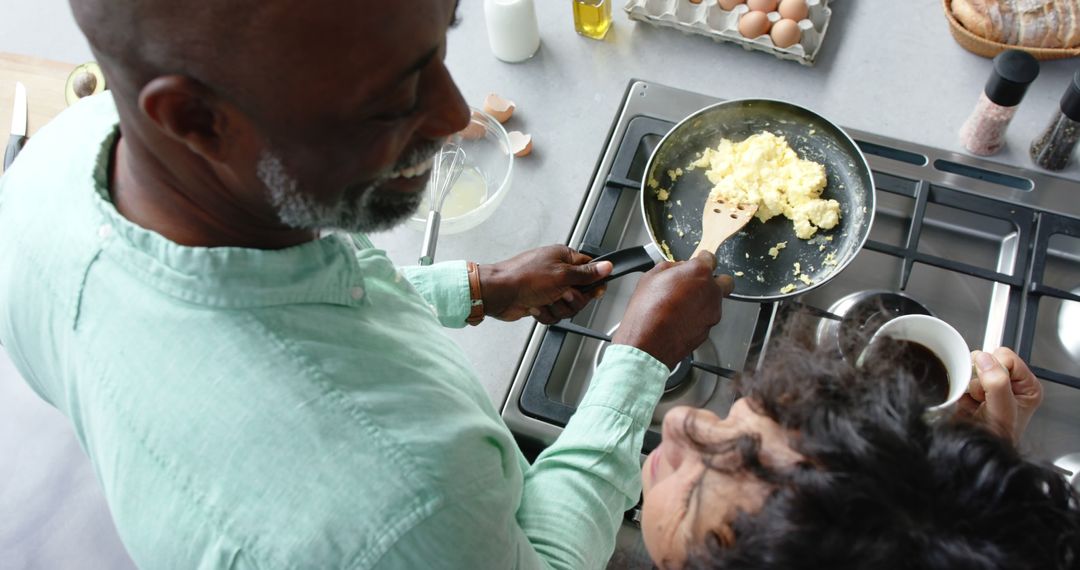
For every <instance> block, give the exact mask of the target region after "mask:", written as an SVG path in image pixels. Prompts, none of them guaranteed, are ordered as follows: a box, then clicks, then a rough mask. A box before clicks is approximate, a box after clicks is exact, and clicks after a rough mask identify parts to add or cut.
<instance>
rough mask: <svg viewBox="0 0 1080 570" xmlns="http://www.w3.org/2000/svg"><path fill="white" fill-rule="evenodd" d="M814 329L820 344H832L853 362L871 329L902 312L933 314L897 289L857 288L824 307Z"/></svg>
mask: <svg viewBox="0 0 1080 570" xmlns="http://www.w3.org/2000/svg"><path fill="white" fill-rule="evenodd" d="M826 312H827V313H828V314H829V316H828V317H826V318H824V319H822V321H821V323H820V324H819V325H818V329H817V343H818V346H820V347H830V346H831V347H834V348H835V350H836V351H838V352H839V353H840V354H841V355H842V356H843V357H844V359H845V360H847V361H849V362H854V361H855V359H856V358H857V357H858V355H859V354H860V353H861V352H862V350H863V348H865V347H866V342H867V341H868V340H870V338H871V337H872V336H874V333H875V332H877V330H878V329H879V328H881V326H882V325H884V324H885V323H887V322H889V321H891V320H893V319H895V318H896V317H900V316H903V315H930V316H934V315H933V313H932V312H930V309H927V308H926V306H925V305H923V304H922V303H920V302H918V301H916V300H915V299H913V298H911V297H909V296H908V295H906V294H904V293H900V292H896V291H883V290H871V291H856V292H855V293H852V294H850V295H847V296H846V297H843V298H841V299H840V300H838V301H837V302H836V303H834V304H833V305H832V306H831V307H829V309H828V310H827V311H826Z"/></svg>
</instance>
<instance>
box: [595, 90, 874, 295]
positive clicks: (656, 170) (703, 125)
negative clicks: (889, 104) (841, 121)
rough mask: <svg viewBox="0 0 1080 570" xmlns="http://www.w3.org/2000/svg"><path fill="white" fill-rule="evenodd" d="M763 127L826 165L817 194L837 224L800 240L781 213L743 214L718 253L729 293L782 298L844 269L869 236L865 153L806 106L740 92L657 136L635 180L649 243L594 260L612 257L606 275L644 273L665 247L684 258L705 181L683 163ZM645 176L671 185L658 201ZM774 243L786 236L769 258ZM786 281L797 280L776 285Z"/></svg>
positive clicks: (694, 233) (694, 235)
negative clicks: (836, 209) (763, 217)
mask: <svg viewBox="0 0 1080 570" xmlns="http://www.w3.org/2000/svg"><path fill="white" fill-rule="evenodd" d="M762 131H768V132H771V133H773V134H776V135H780V136H783V137H784V138H785V139H787V143H788V145H789V146H790V147H791V148H792V149H794V150H795V153H796V154H797V155H798V156H799V158H802V159H804V160H812V161H814V162H817V163H820V164H822V165H823V166H824V167H825V174H826V177H827V182H826V186H825V190H824V191H823V192H822V195H821V197H822V198H825V199H833V200H836V201H837V202H839V203H840V223H839V224H838V225H837V226H836V227H835V228H833V229H831V230H818V232H817V233H816V234H815V235H814V236H813V237H812V238H811V239H810V240H802V239H799V238H797V237H795V230H794V228H793V227H792V222H791V220H788V219H787V218H785V217H783V216H776V217H774V218H772V219H770V220H769V221H768V222H765V223H762V222H761V221H760V220H758V219H757V218H754V219H752V220H750V222H749V223H748V224H747V225H746V226H745V227H744V228H743V229H742V230H741V231H740V232H739V233H737V234H735V235H734V236H732V237H731V238H729V239H728V240H727V241H726V242H724V244H723V245H721V246H720V249H719V250H717V252H716V259H717V271H718V273H727V274H731V275H734V276H735V291H734V293H732V295H731V297H732V298H734V299H741V300H745V301H759V302H763V301H776V300H780V299H785V298H788V297H792V296H795V295H800V294H802V293H806V292H807V291H810V290H812V289H814V288H817V287H820V286H821V285H822V284H824V283H825V282H826V281H828V280H829V279H831V278H832V277H833V276H835V275H836V274H838V273H840V272H841V271H842V270H843V269H844V268H845V267H847V265H848V263H850V262H851V260H852V259H853V258H854V257H855V254H857V253H858V252H859V250H860V249H861V248H862V246H863V244H864V243H865V242H866V239H867V237H868V236H869V235H870V226H871V224H872V223H873V219H874V204H875V196H874V183H873V177H872V175H871V173H870V166H869V165H868V164H867V162H866V157H864V156H863V154H862V151H860V150H859V147H858V146H857V145H856V144H855V141H853V140H851V138H850V137H849V136H848V135H847V134H846V133H844V131H842V130H841V129H840V128H839V127H837V126H836V125H834V124H832V123H831V122H829V121H828V120H826V119H825V118H823V117H821V116H820V115H818V114H816V113H814V112H813V111H810V110H808V109H805V108H803V107H799V106H797V105H793V104H791V103H787V102H784V101H776V100H771V99H738V100H731V101H723V102H720V103H716V104H714V105H711V106H708V107H705V108H704V109H701V110H699V111H697V112H696V113H694V114H692V115H690V116H689V117H687V118H685V119H683V120H682V121H680V122H679V124H677V125H675V127H674V128H673V129H671V131H669V132H668V134H667V135H665V136H664V138H663V139H661V141H660V144H659V145H658V146H657V147H656V150H654V151H653V154H652V156H651V157H650V158H649V162H648V165H647V166H646V167H645V175H644V176H643V177H642V180H641V192H640V194H641V196H640V200H641V214H642V216H644V219H645V225H646V227H647V228H648V231H649V236H650V238H652V243H650V244H647V245H644V246H636V247H631V248H627V249H622V250H618V251H615V252H612V253H609V254H607V255H603V256H600V257H598V258H596V260H598V261H599V260H605V259H606V260H609V261H611V262H612V264H613V265H614V268H613V270H612V272H611V274H610V275H609V276H608V278H607V279H609V280H610V279H613V278H616V277H619V276H622V275H626V274H628V273H633V272H635V271H646V270H648V269H650V268H652V267H653V266H654V265H655V264H656V263H658V262H659V261H661V260H662V259H664V258H665V257H668V255H667V254H668V253H670V257H672V258H674V259H675V260H685V259H689V257H690V256H691V255H692V254H693V252H694V249H695V247H696V242H697V241H698V239H700V237H701V214H702V211H703V209H704V207H705V201H706V199H707V198H708V196H709V192H710V191H711V190H712V187H713V184H712V183H711V182H709V180H708V179H707V178H706V177H705V170H706V169H705V168H697V169H694V170H691V171H688V170H687V166H689V165H690V164H691V163H692V162H694V161H695V160H697V159H698V158H699V157H700V156H701V153H702V151H704V150H705V149H706V148H710V147H711V148H715V147H716V146H717V145H718V144H719V143H720V139H722V138H726V139H729V140H731V141H733V142H741V141H743V140H744V139H746V138H747V137H749V136H750V135H754V134H757V133H760V132H762ZM677 168H681V169H682V170H683V174H682V175H681V176H678V177H677V179H676V180H675V182H674V183H673V182H672V180H671V177H670V176H669V175H668V171H674V170H675V169H677ZM650 179H652V180H656V181H657V182H658V183H659V187H660V188H664V189H670V195H669V196H668V198H667V200H660V198H659V197H658V196H657V192H656V189H655V188H653V187H651V186H650V185H649V180H650ZM781 242H787V243H786V247H784V248H783V249H780V250H779V254H778V255H777V256H776V258H775V259H773V257H772V256H771V255H770V254H769V250H770V248H773V247H775V246H776V245H777V244H778V243H781ZM796 263H798V264H799V271H798V272H797V273H796V271H795V264H796ZM798 274H806V275H807V276H808V277H809V278H810V284H805V283H804V282H803V281H800V280H798V279H797V277H798ZM789 284H794V285H796V286H797V287H796V288H795V289H794V290H790V291H788V292H786V293H782V292H781V290H782V289H784V288H785V286H787V285H789Z"/></svg>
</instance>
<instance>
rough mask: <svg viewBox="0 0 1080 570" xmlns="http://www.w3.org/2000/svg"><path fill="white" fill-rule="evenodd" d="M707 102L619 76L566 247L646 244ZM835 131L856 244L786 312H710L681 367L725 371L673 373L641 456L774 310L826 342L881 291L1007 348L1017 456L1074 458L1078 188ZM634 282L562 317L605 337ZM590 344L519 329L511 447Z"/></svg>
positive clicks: (584, 368) (557, 397)
mask: <svg viewBox="0 0 1080 570" xmlns="http://www.w3.org/2000/svg"><path fill="white" fill-rule="evenodd" d="M717 100H718V99H716V98H713V97H709V96H706V95H701V94H697V93H691V92H687V91H682V90H678V89H673V88H670V87H666V86H663V85H659V84H656V83H649V82H645V81H632V82H631V83H630V85H629V87H628V89H627V92H626V96H625V97H624V100H623V104H622V106H621V108H620V110H619V113H618V115H617V117H616V120H615V122H614V124H613V125H612V130H611V133H610V135H609V137H608V142H607V144H606V145H605V148H604V149H603V154H602V155H601V157H600V160H599V162H598V164H597V169H596V172H595V174H594V177H593V180H592V182H591V184H590V185H589V188H588V191H587V193H586V195H585V196H584V198H583V200H582V204H581V210H580V213H579V216H578V222H577V224H576V225H575V227H574V231H573V234H572V235H571V236H570V239H569V241H568V243H569V244H570V245H571V246H572V247H575V248H577V249H580V250H582V251H584V252H586V253H589V254H592V255H599V254H602V253H606V252H609V251H612V250H615V249H618V248H619V247H626V246H629V245H638V244H645V243H648V242H649V235H648V233H647V231H646V228H645V225H644V222H643V221H642V219H641V213H640V211H639V208H638V192H639V186H640V181H641V176H642V173H643V171H644V168H645V164H646V162H647V161H648V158H649V156H650V154H651V152H652V149H653V148H654V147H655V145H656V144H657V143H658V142H659V140H660V138H661V137H662V136H663V135H664V133H666V132H667V131H668V130H669V129H670V128H671V127H673V126H674V124H675V123H676V122H678V121H679V120H680V119H681V118H683V117H685V116H687V115H689V114H691V113H692V112H694V111H696V110H698V109H700V108H701V107H704V106H706V105H709V104H711V103H714V102H716V101H717ZM848 133H849V134H850V135H851V136H852V138H854V139H855V140H856V142H857V143H858V144H859V146H860V147H861V148H862V150H863V152H864V153H865V154H866V155H867V159H868V160H869V163H870V166H871V168H872V170H873V171H874V181H875V186H876V188H877V193H878V194H877V211H876V216H875V221H874V227H873V229H872V232H871V235H870V239H869V241H868V242H867V245H866V247H864V249H863V251H862V252H860V253H859V255H858V256H857V257H856V258H855V260H854V261H853V262H852V263H851V265H849V266H848V267H847V268H846V269H845V270H844V271H843V272H842V273H841V274H839V275H838V276H837V277H835V278H834V279H833V280H832V281H830V282H829V283H827V284H825V285H823V286H821V287H819V288H817V289H814V290H812V291H809V292H808V293H807V294H805V295H802V296H800V297H797V298H795V300H794V302H792V301H787V302H780V303H761V304H759V303H746V302H738V301H727V302H725V305H724V318H723V320H722V321H721V323H720V324H719V325H718V326H717V327H715V328H714V330H713V332H712V334H711V335H710V337H709V339H708V341H707V342H706V343H705V344H704V345H703V346H702V347H701V348H699V349H698V350H697V351H696V352H695V354H694V359H695V360H697V361H700V362H703V363H706V364H707V365H713V366H718V367H722V368H724V369H726V370H728V371H729V372H724V373H723V374H719V375H718V374H714V373H711V372H705V371H703V370H700V369H697V368H692V369H689V370H681V371H677V373H678V374H679V375H680V377H679V378H677V379H673V380H672V381H671V382H669V386H671V385H675V386H674V387H672V388H670V389H669V390H668V391H666V392H665V394H664V396H663V397H662V399H661V402H660V405H659V406H658V408H657V411H656V413H655V414H654V418H653V419H654V426H653V429H650V431H649V432H648V434H647V435H646V440H645V446H644V449H643V453H644V452H648V451H651V449H652V448H653V447H655V446H656V445H657V444H658V443H659V441H660V436H659V430H658V427H659V421H660V419H661V418H662V416H663V413H664V412H666V411H667V410H668V409H670V408H671V407H672V406H675V405H680V404H689V405H694V406H703V407H707V408H710V409H712V410H714V411H716V412H717V413H718V414H721V415H724V414H725V413H726V412H727V409H728V407H729V406H730V404H731V402H732V399H733V397H734V394H733V393H732V390H731V382H730V380H729V379H728V378H726V377H725V376H730V375H731V374H732V373H733V372H734V371H740V370H753V369H754V368H755V367H756V366H757V364H758V362H759V361H760V359H762V358H765V357H767V346H768V337H769V334H770V333H771V332H772V327H773V324H774V323H775V322H776V321H777V320H778V318H780V317H781V316H782V314H783V313H785V312H786V311H791V310H800V311H803V312H807V313H809V314H811V315H816V318H819V319H820V320H821V324H820V325H819V333H820V334H819V337H820V338H821V339H822V340H821V341H822V342H835V340H833V339H832V338H831V337H830V333H833V334H835V333H834V332H833V330H832V329H834V328H835V326H834V324H835V323H836V322H837V321H838V319H839V318H840V317H838V316H837V313H840V312H841V309H842V308H844V307H845V306H847V305H850V304H851V303H852V302H853V301H854V300H856V299H857V298H860V297H861V296H863V295H864V294H865V292H885V293H899V296H896V295H891V296H892V297H893V298H894V299H899V300H900V301H901V303H900V304H901V305H904V307H905V310H915V311H919V312H929V313H931V314H934V315H936V316H938V317H940V318H942V319H944V320H946V321H948V322H949V323H951V324H952V325H953V326H954V327H956V329H957V330H958V331H960V333H961V334H962V335H963V336H964V338H965V339H966V340H967V342H968V345H969V346H970V347H972V348H981V349H991V348H995V347H997V346H1001V345H1006V346H1010V347H1013V348H1014V349H1015V350H1017V352H1018V353H1020V355H1021V356H1023V357H1024V358H1025V359H1026V360H1027V361H1028V362H1029V364H1031V365H1032V366H1033V368H1034V369H1035V370H1036V373H1037V374H1038V375H1039V376H1040V378H1042V379H1043V380H1045V382H1044V384H1045V387H1046V399H1045V402H1044V404H1043V407H1042V408H1041V409H1040V410H1039V412H1038V413H1037V414H1036V416H1035V418H1034V419H1033V420H1032V422H1031V425H1030V427H1029V428H1028V431H1027V433H1026V435H1025V440H1024V441H1023V442H1022V445H1023V447H1024V448H1025V450H1026V451H1027V452H1028V453H1029V454H1031V455H1033V456H1035V457H1039V458H1043V459H1046V460H1051V461H1052V460H1054V459H1056V458H1059V457H1061V456H1064V455H1066V454H1068V453H1070V452H1080V185H1078V184H1076V183H1074V182H1072V181H1068V180H1064V179H1061V178H1057V177H1053V176H1049V175H1047V174H1044V173H1041V172H1036V171H1032V170H1024V169H1017V168H1009V167H1004V166H1001V165H998V164H994V163H991V162H988V161H983V160H979V159H974V158H971V157H968V156H965V155H960V154H956V153H951V152H946V151H942V150H939V149H934V148H929V147H924V146H920V145H917V144H913V143H907V142H902V141H896V140H891V139H887V138H884V137H879V136H876V135H872V134H869V133H864V132H860V131H855V130H850V129H849V130H848ZM688 239H692V236H688ZM721 261H722V260H721ZM777 261H778V262H782V261H783V260H782V259H778V260H777ZM637 279H638V276H637V275H631V276H627V277H623V278H620V279H618V280H615V281H613V282H611V283H610V284H609V286H608V291H607V294H606V295H605V296H604V298H603V299H602V300H601V301H600V302H599V303H594V304H593V306H591V307H590V308H589V309H588V310H587V311H585V312H583V313H581V314H579V315H578V316H577V317H575V318H574V320H573V323H574V324H576V325H579V326H584V327H588V328H590V329H593V330H595V331H598V332H602V333H607V334H610V333H611V331H612V330H613V329H614V328H615V327H616V326H617V325H618V322H619V319H620V316H621V314H622V311H623V309H624V307H625V306H626V303H627V301H628V299H629V297H630V294H631V293H632V292H633V289H634V285H635V284H636V282H637ZM908 305H912V306H914V307H915V308H914V309H913V308H912V307H911V306H908ZM604 344H605V343H604V342H602V341H599V340H595V339H592V338H586V337H583V336H581V335H579V334H576V333H573V332H567V331H565V330H562V329H560V328H559V327H557V326H556V327H546V326H541V325H537V326H536V327H535V329H534V330H533V333H532V335H531V336H530V339H529V343H528V345H527V346H526V347H525V350H524V353H523V356H522V360H521V364H520V366H519V368H518V371H517V374H516V375H515V378H514V382H513V385H512V386H511V388H510V392H509V396H508V398H507V400H506V402H505V404H504V406H503V411H502V414H503V418H504V419H505V420H506V423H507V425H509V426H510V428H511V430H513V431H514V433H515V435H516V436H517V437H518V439H519V441H520V442H521V443H522V445H523V447H524V448H526V449H527V450H528V449H529V448H532V449H540V448H542V447H543V446H545V445H548V444H550V443H551V442H552V441H553V440H554V439H555V438H556V437H557V436H558V434H559V432H560V431H561V429H562V426H563V425H565V422H566V420H567V419H568V418H569V417H570V414H572V413H573V410H574V407H575V406H576V405H577V403H578V402H579V401H580V399H581V397H582V396H583V394H584V392H585V390H586V388H587V387H588V383H589V378H590V376H591V374H592V371H593V369H594V368H595V365H596V363H597V362H598V361H599V358H600V355H601V354H602V351H603V348H604ZM629 518H632V515H630V516H628V519H629ZM624 526H625V527H627V528H626V529H624V532H623V533H622V534H621V535H620V547H619V550H618V551H617V553H616V561H614V562H613V563H612V564H613V567H620V568H630V567H637V566H641V567H646V568H647V567H650V566H649V565H648V563H647V557H645V558H642V556H643V555H644V550H643V547H642V546H641V544H640V538H639V537H637V536H636V535H635V533H634V532H633V530H632V528H631V527H632V524H628V525H624Z"/></svg>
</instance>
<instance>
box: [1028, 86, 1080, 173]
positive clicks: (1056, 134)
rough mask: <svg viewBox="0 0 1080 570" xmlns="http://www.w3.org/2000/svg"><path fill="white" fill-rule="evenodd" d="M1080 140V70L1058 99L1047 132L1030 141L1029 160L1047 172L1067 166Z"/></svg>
mask: <svg viewBox="0 0 1080 570" xmlns="http://www.w3.org/2000/svg"><path fill="white" fill-rule="evenodd" d="M1078 140H1080V71H1077V72H1076V73H1075V74H1074V75H1073V78H1072V81H1070V82H1069V86H1068V87H1066V88H1065V94H1064V95H1062V96H1061V103H1060V104H1059V105H1058V110H1057V111H1055V112H1054V116H1053V118H1052V119H1050V124H1049V125H1048V126H1047V127H1046V130H1045V131H1043V133H1042V134H1041V135H1039V136H1037V137H1035V140H1033V141H1032V142H1031V160H1034V161H1035V164H1038V165H1039V166H1041V167H1043V168H1045V169H1047V170H1061V169H1063V168H1065V167H1066V166H1068V164H1069V159H1070V158H1072V152H1073V149H1074V148H1076V142H1077V141H1078Z"/></svg>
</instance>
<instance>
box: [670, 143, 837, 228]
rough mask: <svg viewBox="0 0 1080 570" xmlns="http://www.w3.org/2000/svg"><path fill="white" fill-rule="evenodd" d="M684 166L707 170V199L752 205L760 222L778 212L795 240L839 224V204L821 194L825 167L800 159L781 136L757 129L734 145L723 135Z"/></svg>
mask: <svg viewBox="0 0 1080 570" xmlns="http://www.w3.org/2000/svg"><path fill="white" fill-rule="evenodd" d="M689 168H690V169H693V168H705V169H707V170H706V171H705V176H706V177H708V179H709V182H712V184H713V189H712V192H710V193H709V200H714V201H719V200H723V201H726V202H732V203H736V204H757V205H758V211H757V214H756V217H757V218H758V219H759V220H761V221H762V222H765V221H768V220H769V219H771V218H773V217H775V216H779V215H783V216H784V217H785V218H787V219H789V220H791V221H792V222H793V224H794V227H795V235H796V236H797V237H799V238H800V239H810V238H811V237H812V236H813V235H814V234H815V233H817V231H818V230H819V229H822V230H829V229H832V228H834V227H836V225H837V224H838V223H840V203H839V202H837V201H836V200H825V199H822V198H821V197H820V196H821V192H822V191H823V190H824V189H825V183H826V178H825V167H824V166H822V165H821V164H818V163H816V162H812V161H809V160H802V159H800V158H799V157H798V155H797V154H795V151H794V150H792V148H791V147H790V146H788V144H787V141H786V140H784V137H781V136H776V135H774V134H772V133H769V132H761V133H758V134H756V135H751V136H750V137H749V138H747V139H746V140H744V141H742V142H739V143H733V142H731V141H730V140H728V139H722V140H721V141H720V144H719V145H718V146H717V147H716V148H707V149H705V150H704V152H702V155H701V158H699V159H698V160H696V161H694V162H693V163H692V164H691V165H690V166H689Z"/></svg>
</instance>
